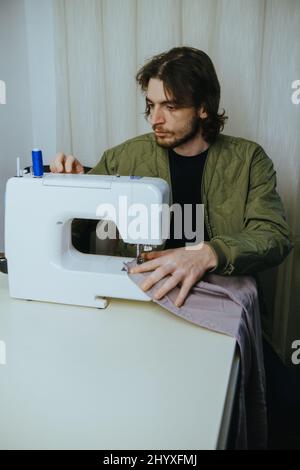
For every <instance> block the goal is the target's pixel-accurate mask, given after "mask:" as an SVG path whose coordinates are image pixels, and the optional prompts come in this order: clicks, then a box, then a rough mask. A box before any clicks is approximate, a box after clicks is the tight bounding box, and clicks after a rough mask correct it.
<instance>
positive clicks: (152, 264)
mask: <svg viewBox="0 0 300 470" xmlns="http://www.w3.org/2000/svg"><path fill="white" fill-rule="evenodd" d="M160 265H161V260H160V259H153V260H152V261H146V263H143V264H139V265H136V266H134V267H133V268H130V270H129V273H130V274H137V273H146V272H148V271H153V270H154V269H156V268H158V267H159V266H160Z"/></svg>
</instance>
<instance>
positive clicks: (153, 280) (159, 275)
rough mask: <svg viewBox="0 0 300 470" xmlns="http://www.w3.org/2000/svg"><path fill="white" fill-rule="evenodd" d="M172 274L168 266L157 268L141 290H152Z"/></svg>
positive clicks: (141, 286) (143, 283)
mask: <svg viewBox="0 0 300 470" xmlns="http://www.w3.org/2000/svg"><path fill="white" fill-rule="evenodd" d="M168 274H170V271H169V269H168V267H167V266H161V267H160V268H157V269H156V270H155V271H154V272H153V273H152V274H150V276H148V277H147V279H145V280H144V281H143V282H142V283H141V284H140V288H141V289H143V290H144V291H146V290H149V289H151V287H153V286H154V285H155V284H157V282H159V281H160V280H161V279H163V278H164V277H166V276H167V275H168Z"/></svg>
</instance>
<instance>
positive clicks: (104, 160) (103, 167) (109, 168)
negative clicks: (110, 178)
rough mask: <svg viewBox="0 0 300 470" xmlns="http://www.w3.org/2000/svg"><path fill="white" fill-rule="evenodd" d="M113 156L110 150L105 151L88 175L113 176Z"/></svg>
mask: <svg viewBox="0 0 300 470" xmlns="http://www.w3.org/2000/svg"><path fill="white" fill-rule="evenodd" d="M115 166H116V164H115V155H114V152H113V151H112V150H106V151H105V152H104V153H103V155H102V157H101V159H100V161H99V163H97V165H96V166H94V168H92V169H91V170H90V171H89V172H88V174H89V175H113V174H114V173H115Z"/></svg>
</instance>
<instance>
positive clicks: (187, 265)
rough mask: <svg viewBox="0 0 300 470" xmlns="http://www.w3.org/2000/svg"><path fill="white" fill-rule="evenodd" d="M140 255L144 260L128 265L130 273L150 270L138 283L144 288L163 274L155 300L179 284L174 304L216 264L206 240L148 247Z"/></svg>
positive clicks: (213, 254) (182, 300)
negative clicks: (160, 248)
mask: <svg viewBox="0 0 300 470" xmlns="http://www.w3.org/2000/svg"><path fill="white" fill-rule="evenodd" d="M143 258H144V259H145V260H147V261H146V262H145V263H143V264H141V265H137V266H135V267H134V268H131V269H130V271H129V272H130V274H136V273H145V272H149V271H153V273H152V274H150V276H149V277H148V278H147V279H146V280H145V281H144V282H143V283H142V284H141V285H140V287H141V288H142V289H143V290H144V291H147V290H149V289H151V287H153V286H154V285H155V284H156V283H157V282H158V281H160V280H161V279H163V278H165V277H167V279H166V280H165V282H164V283H163V285H162V286H161V287H160V288H159V289H158V290H157V291H156V292H155V295H154V298H155V300H159V299H161V298H162V297H164V296H165V295H166V294H167V293H168V292H169V291H170V290H172V289H173V288H174V287H176V286H177V285H178V284H180V285H181V288H180V291H179V294H178V296H177V299H176V301H175V306H176V307H181V306H182V305H183V303H184V301H185V299H186V297H187V295H188V293H189V291H190V289H191V288H192V287H193V285H194V284H196V282H197V281H199V279H201V278H202V277H203V276H204V274H205V273H206V271H208V270H211V269H213V268H215V267H216V265H217V258H216V255H215V253H214V251H213V250H212V249H211V248H210V246H209V245H208V244H206V243H200V244H199V245H196V246H189V247H183V248H175V249H171V250H164V251H152V252H150V253H144V254H143Z"/></svg>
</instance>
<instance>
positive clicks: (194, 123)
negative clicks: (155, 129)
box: [155, 115, 201, 149]
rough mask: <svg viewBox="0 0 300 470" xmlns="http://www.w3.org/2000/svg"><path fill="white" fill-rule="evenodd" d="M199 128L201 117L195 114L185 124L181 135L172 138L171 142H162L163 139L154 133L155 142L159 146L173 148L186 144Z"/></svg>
mask: <svg viewBox="0 0 300 470" xmlns="http://www.w3.org/2000/svg"><path fill="white" fill-rule="evenodd" d="M200 128H201V118H200V117H199V116H197V115H195V116H193V117H192V119H191V120H190V121H189V122H188V124H187V126H186V132H185V133H184V134H183V136H182V137H179V138H176V137H175V138H174V139H172V138H171V139H172V140H171V142H164V141H163V139H162V140H161V138H160V137H159V136H157V135H156V134H155V138H156V142H157V144H158V145H159V146H160V147H163V148H171V149H174V148H176V147H179V146H180V145H183V144H186V143H187V142H188V141H189V140H192V139H193V138H194V137H195V136H196V135H197V134H198V132H199V130H200Z"/></svg>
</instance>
